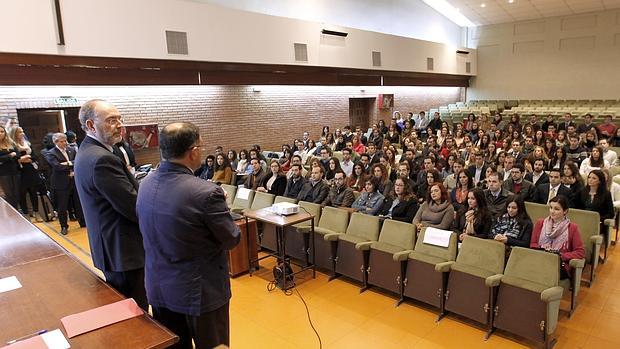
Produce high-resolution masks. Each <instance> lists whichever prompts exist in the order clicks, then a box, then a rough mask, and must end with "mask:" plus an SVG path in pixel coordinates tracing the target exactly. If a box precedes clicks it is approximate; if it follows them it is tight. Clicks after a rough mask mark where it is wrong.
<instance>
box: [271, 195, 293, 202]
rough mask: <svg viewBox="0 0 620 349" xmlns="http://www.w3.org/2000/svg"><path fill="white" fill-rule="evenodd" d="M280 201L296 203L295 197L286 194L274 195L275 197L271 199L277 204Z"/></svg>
mask: <svg viewBox="0 0 620 349" xmlns="http://www.w3.org/2000/svg"><path fill="white" fill-rule="evenodd" d="M280 202H288V203H291V204H296V203H297V199H293V198H288V197H286V196H276V198H275V199H274V200H273V203H274V204H278V203H280Z"/></svg>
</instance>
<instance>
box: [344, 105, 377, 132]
mask: <svg viewBox="0 0 620 349" xmlns="http://www.w3.org/2000/svg"><path fill="white" fill-rule="evenodd" d="M374 102H375V98H374V97H372V98H349V123H350V125H351V128H352V129H354V130H355V127H356V126H361V127H362V130H367V129H368V126H369V125H370V115H371V113H372V106H373V104H374Z"/></svg>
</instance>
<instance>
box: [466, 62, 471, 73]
mask: <svg viewBox="0 0 620 349" xmlns="http://www.w3.org/2000/svg"><path fill="white" fill-rule="evenodd" d="M465 72H466V73H467V74H470V73H471V62H465Z"/></svg>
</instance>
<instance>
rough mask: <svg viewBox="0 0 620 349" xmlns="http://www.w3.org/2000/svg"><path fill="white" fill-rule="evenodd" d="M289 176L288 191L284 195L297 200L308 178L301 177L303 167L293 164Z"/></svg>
mask: <svg viewBox="0 0 620 349" xmlns="http://www.w3.org/2000/svg"><path fill="white" fill-rule="evenodd" d="M287 176H288V179H287V182H286V189H285V190H284V194H283V195H284V196H286V197H287V198H291V199H297V196H299V192H300V191H301V188H303V186H304V184H305V183H306V178H305V177H304V176H302V175H301V165H299V164H293V165H292V166H291V169H290V170H289V171H288V174H287Z"/></svg>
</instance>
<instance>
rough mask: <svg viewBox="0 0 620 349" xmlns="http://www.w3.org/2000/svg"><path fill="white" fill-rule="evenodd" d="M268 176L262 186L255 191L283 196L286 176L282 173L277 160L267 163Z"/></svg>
mask: <svg viewBox="0 0 620 349" xmlns="http://www.w3.org/2000/svg"><path fill="white" fill-rule="evenodd" d="M269 170H270V171H269V174H267V176H266V177H265V181H264V182H263V185H262V186H259V187H257V188H256V191H260V192H263V193H269V194H273V195H275V196H282V195H284V191H285V190H286V175H285V174H284V173H283V172H282V170H281V167H280V163H279V162H278V160H275V159H274V160H271V163H269Z"/></svg>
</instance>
